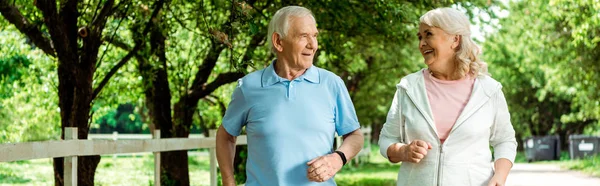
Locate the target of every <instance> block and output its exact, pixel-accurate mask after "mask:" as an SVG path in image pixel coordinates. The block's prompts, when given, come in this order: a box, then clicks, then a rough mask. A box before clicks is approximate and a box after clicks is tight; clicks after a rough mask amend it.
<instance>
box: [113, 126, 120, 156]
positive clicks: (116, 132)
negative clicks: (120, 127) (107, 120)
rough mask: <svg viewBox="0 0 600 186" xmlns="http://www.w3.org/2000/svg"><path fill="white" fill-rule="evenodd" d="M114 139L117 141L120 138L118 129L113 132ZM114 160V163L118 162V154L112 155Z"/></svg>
mask: <svg viewBox="0 0 600 186" xmlns="http://www.w3.org/2000/svg"><path fill="white" fill-rule="evenodd" d="M112 139H113V140H115V141H117V140H118V139H119V132H118V131H113V133H112ZM112 160H113V163H114V162H117V154H113V155H112Z"/></svg>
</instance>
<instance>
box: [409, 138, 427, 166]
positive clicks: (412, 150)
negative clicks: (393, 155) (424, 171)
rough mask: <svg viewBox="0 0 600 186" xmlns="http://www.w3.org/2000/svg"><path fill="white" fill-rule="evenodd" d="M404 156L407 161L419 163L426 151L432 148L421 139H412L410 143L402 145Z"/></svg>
mask: <svg viewBox="0 0 600 186" xmlns="http://www.w3.org/2000/svg"><path fill="white" fill-rule="evenodd" d="M402 148H403V151H402V152H403V153H404V157H405V158H406V160H404V161H408V162H412V163H419V162H421V160H422V159H423V158H425V156H426V155H427V151H428V150H430V149H431V148H432V146H431V144H430V143H428V142H425V141H423V140H414V141H412V142H410V144H408V145H406V146H403V147H402Z"/></svg>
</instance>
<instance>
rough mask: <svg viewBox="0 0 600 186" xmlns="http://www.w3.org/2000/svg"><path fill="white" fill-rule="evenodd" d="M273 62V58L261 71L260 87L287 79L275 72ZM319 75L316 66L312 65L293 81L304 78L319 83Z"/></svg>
mask: <svg viewBox="0 0 600 186" xmlns="http://www.w3.org/2000/svg"><path fill="white" fill-rule="evenodd" d="M275 62H277V60H276V59H275V60H273V62H271V64H269V66H268V67H267V68H265V70H264V71H263V73H262V76H261V86H262V87H268V86H271V85H274V84H276V83H279V82H282V81H289V80H287V79H284V78H282V77H279V75H277V73H276V72H275ZM319 76H320V75H319V70H318V68H317V67H315V66H314V65H312V66H310V67H309V68H308V69H307V70H306V72H304V74H302V75H300V76H299V77H298V78H296V79H294V81H300V80H306V81H308V82H311V83H315V84H319V83H320V82H321V81H320V77H319Z"/></svg>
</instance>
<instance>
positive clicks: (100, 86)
mask: <svg viewBox="0 0 600 186" xmlns="http://www.w3.org/2000/svg"><path fill="white" fill-rule="evenodd" d="M141 48H142V45H136V46H135V47H134V48H133V50H131V51H129V53H127V55H125V57H123V58H122V59H121V60H120V61H119V63H117V65H115V66H114V67H113V68H111V69H110V71H109V72H108V74H106V76H104V79H102V81H101V82H100V84H98V87H96V88H95V89H94V93H93V94H92V100H93V99H94V98H96V96H98V94H100V91H101V90H102V89H103V88H104V86H106V84H107V83H108V81H109V80H110V78H111V77H112V76H113V75H115V74H116V73H117V71H119V69H120V68H121V67H123V66H124V65H125V64H127V62H129V60H130V59H131V58H132V57H133V56H134V55H135V54H136V53H137V51H138V50H140V49H141Z"/></svg>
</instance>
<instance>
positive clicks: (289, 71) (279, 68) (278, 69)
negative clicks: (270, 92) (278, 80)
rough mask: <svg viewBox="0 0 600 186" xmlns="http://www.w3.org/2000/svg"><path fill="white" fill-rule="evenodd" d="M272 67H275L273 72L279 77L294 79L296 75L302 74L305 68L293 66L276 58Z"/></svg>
mask: <svg viewBox="0 0 600 186" xmlns="http://www.w3.org/2000/svg"><path fill="white" fill-rule="evenodd" d="M274 69H275V73H277V75H279V77H282V78H285V79H288V80H294V79H296V78H297V77H299V76H301V75H302V74H304V72H306V70H307V69H304V68H293V67H291V66H289V65H288V64H287V63H285V62H283V61H281V60H277V61H276V62H275V66H274Z"/></svg>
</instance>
